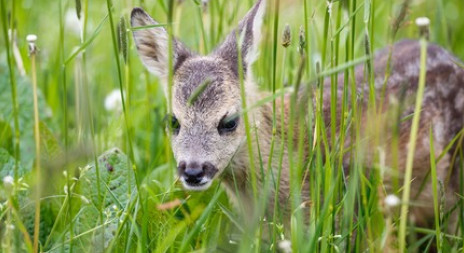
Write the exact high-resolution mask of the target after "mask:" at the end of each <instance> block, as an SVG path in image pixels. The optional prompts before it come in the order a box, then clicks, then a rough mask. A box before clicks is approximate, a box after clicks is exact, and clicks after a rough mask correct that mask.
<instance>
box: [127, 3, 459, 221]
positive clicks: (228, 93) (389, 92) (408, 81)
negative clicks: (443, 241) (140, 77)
mask: <svg viewBox="0 0 464 253" xmlns="http://www.w3.org/2000/svg"><path fill="white" fill-rule="evenodd" d="M263 11H264V1H262V0H260V1H258V3H257V4H256V5H255V7H254V8H253V9H252V10H251V11H250V12H249V13H248V14H247V16H246V17H245V18H244V19H243V21H242V22H240V24H239V26H238V28H237V30H236V31H234V32H232V33H231V34H230V35H229V36H228V37H227V38H226V40H225V42H224V43H223V44H222V45H221V46H220V47H218V49H216V50H215V51H214V52H213V53H212V54H211V55H209V56H198V55H195V54H193V53H191V52H190V51H188V50H187V49H185V47H184V46H183V45H182V44H180V43H179V42H177V41H174V42H175V43H174V46H175V48H174V51H175V53H174V57H175V59H174V66H176V67H175V73H174V86H173V100H172V113H173V114H174V115H175V117H176V118H177V119H178V120H179V123H180V130H179V133H178V134H174V135H173V136H172V148H173V152H174V156H175V158H176V160H177V161H178V162H179V163H181V162H184V163H183V166H184V167H185V164H195V166H198V164H204V163H208V164H212V165H213V166H214V167H215V169H216V170H217V171H218V173H215V174H210V177H211V178H206V179H205V180H207V179H209V180H213V179H216V178H222V183H223V184H224V185H225V187H226V189H227V192H228V194H229V195H230V196H231V199H234V200H237V199H240V201H242V204H243V205H242V206H245V207H251V206H252V202H253V201H252V193H251V188H250V187H251V186H250V180H251V175H250V159H249V156H248V149H247V145H246V134H245V128H244V121H243V120H242V118H241V119H240V121H239V122H238V124H239V125H238V127H237V129H236V130H235V131H233V132H230V133H227V134H223V135H221V134H218V125H220V122H221V121H222V120H223V119H224V118H225V117H229V116H231V115H234V114H237V113H239V112H240V111H241V108H242V101H241V96H240V82H239V75H238V73H239V66H240V65H239V63H240V62H242V64H243V71H244V74H245V75H244V76H245V89H246V94H247V97H246V100H247V101H246V103H247V105H248V106H249V105H252V104H254V103H255V102H256V101H258V100H259V99H261V98H263V97H265V96H267V95H268V94H266V93H261V92H259V91H258V89H257V87H256V85H255V84H254V82H253V79H252V76H251V71H250V69H251V68H250V66H251V64H252V63H253V60H254V54H255V53H256V52H255V49H256V46H257V44H258V42H259V32H258V31H256V29H259V27H258V26H259V24H260V22H261V21H260V19H262V12H263ZM154 23H155V21H153V20H152V19H151V18H150V17H149V16H148V14H146V13H145V12H143V11H142V10H141V9H134V11H133V14H132V25H133V26H141V25H149V24H154ZM256 27H257V28H256ZM237 35H239V36H243V40H242V44H241V45H240V47H237V44H236V43H237ZM134 38H135V41H136V44H137V48H138V51H139V54H140V56H141V58H142V61H143V62H144V63H145V65H146V66H147V68H148V69H149V70H151V71H152V72H154V73H155V74H157V75H158V76H160V77H161V78H162V79H163V80H164V81H165V82H166V80H165V77H166V73H167V67H166V66H167V63H166V59H167V58H166V55H165V54H166V52H161V51H162V50H161V49H160V48H164V49H167V42H166V38H168V35H167V33H166V31H164V29H163V28H152V29H147V30H142V31H137V32H134ZM160 38H161V39H160ZM237 48H240V49H241V55H242V59H241V60H239V59H238V55H239V54H238V50H237ZM390 50H391V53H392V54H391V75H390V76H389V78H388V79H387V82H386V86H385V97H384V98H381V97H380V96H381V94H382V92H381V91H382V89H383V87H384V85H383V84H384V82H385V73H386V68H387V62H388V57H389V53H390ZM419 60H420V46H419V43H418V42H417V41H411V40H405V41H402V42H399V43H397V44H395V45H393V46H392V47H391V48H389V49H384V50H382V51H380V52H378V53H377V54H376V56H375V58H374V59H373V65H374V72H375V77H374V79H375V82H374V83H375V88H376V95H377V97H376V101H377V107H378V108H382V110H381V111H380V112H379V113H377V114H375V117H372V116H371V117H369V116H368V115H370V114H369V113H368V112H367V111H366V110H367V97H368V94H369V90H368V88H369V87H368V82H367V77H366V75H365V73H366V71H365V69H364V66H358V67H356V70H355V81H356V87H357V94H356V99H357V101H356V104H357V105H358V106H359V108H357V109H358V110H359V113H360V115H362V117H361V122H360V126H361V130H362V136H363V137H364V138H367V140H369V141H367V142H364V144H365V145H366V147H365V149H364V150H366V154H365V157H366V159H365V161H364V165H365V166H366V167H371V166H375V161H374V159H373V158H374V157H376V156H377V155H378V154H379V152H378V150H383V151H382V152H383V154H384V155H385V159H384V160H385V161H386V162H385V164H384V167H385V168H386V169H385V171H383V172H384V175H385V177H384V180H385V181H384V185H385V186H386V187H387V189H386V191H387V192H389V191H391V189H390V188H391V187H390V186H391V181H392V180H393V178H394V177H398V179H399V182H400V184H402V179H403V174H404V170H405V167H406V154H407V150H408V148H407V146H408V141H409V134H410V128H411V122H412V121H411V120H410V119H409V120H402V119H404V118H405V117H407V116H408V115H411V114H412V113H414V103H415V96H416V91H417V87H418V80H419V71H420V66H419V65H420V64H419ZM456 61H457V60H456V58H454V57H453V56H452V55H450V54H449V53H448V52H447V51H446V50H444V49H442V48H441V47H439V46H436V45H433V44H429V46H428V48H427V75H426V88H425V94H424V101H423V105H422V111H421V120H420V127H419V132H418V139H417V145H416V152H415V156H414V166H413V178H414V181H413V182H412V191H411V196H412V197H413V201H414V202H415V203H416V204H417V205H415V206H414V207H411V214H412V215H413V216H414V217H415V220H416V222H417V223H418V224H420V225H424V226H427V225H429V224H430V222H431V221H432V220H433V219H432V218H433V215H434V213H433V208H431V204H430V203H432V189H431V184H430V183H426V185H425V189H424V191H423V192H422V193H421V194H419V192H418V190H419V188H420V184H421V183H422V181H423V180H424V179H425V175H426V174H427V171H428V170H429V169H430V162H429V160H430V154H429V152H430V150H429V129H430V127H432V129H433V138H434V145H435V146H434V148H435V153H436V154H435V155H436V156H438V155H439V154H440V153H441V152H442V151H443V150H444V149H445V147H446V146H447V145H448V143H449V142H450V141H451V140H452V139H453V138H454V137H455V136H456V134H457V133H458V132H459V131H461V129H462V128H463V125H464V70H463V69H462V68H460V67H459V66H457V65H456V63H455V62H456ZM205 82H209V83H208V85H207V87H206V88H205V90H204V91H203V92H202V93H201V94H200V95H199V96H198V98H197V99H196V100H195V102H194V103H193V104H192V105H189V104H188V103H187V102H188V100H189V98H190V96H191V95H192V94H193V93H194V91H195V90H196V89H197V88H198V87H199V86H200V85H202V84H204V83H205ZM337 83H338V86H337V87H338V89H337V97H338V105H337V119H338V122H331V117H330V96H331V94H330V79H326V80H325V81H324V83H323V85H324V94H323V100H324V101H323V108H322V112H323V115H324V122H325V124H326V126H327V128H326V129H330V124H336V126H337V131H338V124H339V123H340V122H339V120H340V117H341V115H340V108H341V100H342V99H341V96H342V93H343V90H342V89H343V83H344V76H343V74H340V75H339V76H338V80H337ZM298 97H299V102H300V103H301V102H306V101H307V98H308V94H307V93H306V94H302V93H301V92H300V94H299V96H298ZM309 97H311V96H309ZM349 98H351V94H350V95H349ZM380 101H384V103H383V104H381V105H380V104H379V103H380ZM276 103H277V107H276V108H277V115H278V117H280V115H281V114H283V115H284V118H285V120H284V122H285V126H283V128H282V126H281V125H280V120H277V124H278V125H277V136H276V144H275V146H276V147H280V144H281V143H280V136H281V135H282V134H285V132H288V129H286V126H287V125H288V120H289V110H290V109H289V104H290V95H287V96H285V98H284V99H283V100H282V99H278V100H277V102H276ZM313 104H314V105H315V101H313ZM348 105H350V106H351V101H348ZM281 108H283V111H282V110H281ZM350 109H352V108H350V107H349V108H347V110H350ZM416 113H417V112H416ZM392 116H394V117H392ZM249 117H250V119H251V123H252V127H253V128H256V129H257V131H256V133H257V138H256V139H253V144H254V146H253V151H254V152H257V150H258V144H259V149H260V151H261V152H260V154H258V153H256V154H255V155H254V157H261V160H262V161H263V163H264V164H263V166H264V168H265V169H267V168H268V164H267V162H268V161H269V157H270V156H273V159H272V160H273V163H272V165H271V170H273V172H272V173H275V174H277V172H276V170H277V168H278V167H279V164H278V162H277V161H278V157H279V154H280V152H281V151H280V150H279V148H276V151H275V152H274V154H271V153H270V152H271V151H270V143H271V136H272V107H271V104H265V105H263V106H261V107H259V108H258V109H256V110H253V111H251V112H249ZM392 118H393V119H396V121H395V120H392ZM281 129H284V131H283V132H282V131H281ZM373 129H374V130H375V131H373ZM395 130H396V131H397V133H398V140H399V143H398V147H392V138H394V135H393V132H395ZM297 131H298V128H297V127H296V129H295V133H297ZM379 131H380V133H382V134H379ZM371 132H374V133H377V136H375V137H376V138H377V139H376V142H374V141H373V140H372V139H373V137H374V136H373V135H371ZM253 133H255V131H253ZM324 134H326V135H327V136H328V139H329V140H330V133H324ZM337 134H339V133H337ZM296 140H298V138H297V134H295V143H296ZM350 142H351V140H350V138H349V136H347V139H346V143H345V144H344V145H346V146H349V145H350ZM374 143H376V146H375V147H371V146H369V145H374ZM311 145H312V144H311V143H307V140H306V143H305V147H306V148H309V147H310V146H311ZM456 148H457V147H453V148H452V149H451V150H450V151H449V152H448V153H447V154H445V156H444V157H443V158H442V159H441V160H440V162H439V163H438V164H437V174H438V175H437V176H438V179H439V180H440V181H442V182H445V197H446V201H447V203H446V204H447V208H450V207H451V206H452V205H453V204H454V203H455V202H456V200H457V199H456V195H455V194H454V192H456V191H457V190H458V183H459V178H458V169H457V168H455V167H456V166H454V165H453V164H451V158H452V154H453V152H454V151H455V149H456ZM395 149H398V154H399V156H398V160H397V161H395V159H394V157H393V156H392V154H393V150H395ZM283 152H284V157H283V170H282V177H281V182H280V188H279V194H278V196H279V200H278V201H279V204H280V205H281V206H284V207H287V208H284V209H286V210H289V206H290V205H289V204H288V199H289V187H290V186H289V184H290V179H289V178H290V171H289V159H294V158H295V154H289V153H288V151H287V149H285V150H284V151H283ZM349 157H350V156H349V154H347V155H346V157H345V159H344V165H345V166H346V167H347V168H348V167H349V164H350V163H351V161H350V160H349ZM257 160H258V159H255V168H259V166H260V163H259V161H257ZM188 166H189V165H187V167H188ZM195 166H194V167H195ZM393 167H398V168H399V175H396V174H395V173H394V170H393V169H389V168H393ZM184 169H185V168H184ZM460 169H462V168H460ZM257 171H258V173H257V174H256V177H257V179H258V184H259V187H262V178H261V173H259V171H260V170H259V169H257ZM180 173H181V175H180V176H181V177H182V171H181V172H180ZM266 173H270V172H269V171H266ZM448 174H450V175H451V177H449V176H448ZM429 181H430V180H429ZM461 181H462V180H461ZM184 183H185V182H184ZM184 185H185V186H186V187H187V188H188V189H193V190H204V189H205V188H207V187H208V186H209V185H207V186H205V187H203V186H201V187H196V186H189V185H188V184H184ZM271 188H272V187H271ZM309 190H310V189H309V187H308V184H307V183H305V184H304V186H303V190H302V196H303V200H308V196H309ZM415 196H417V198H415ZM271 203H272V201H271ZM245 211H247V212H250V211H251V210H250V209H248V210H245ZM454 219H455V218H454Z"/></svg>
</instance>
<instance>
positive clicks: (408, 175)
mask: <svg viewBox="0 0 464 253" xmlns="http://www.w3.org/2000/svg"><path fill="white" fill-rule="evenodd" d="M420 46H421V54H420V73H419V88H418V90H417V95H416V96H417V97H416V106H415V109H414V111H415V112H419V111H420V110H421V107H422V100H423V96H424V88H425V75H426V60H427V41H426V39H425V38H422V39H421V40H420ZM419 120H420V113H416V114H414V118H413V122H412V127H411V135H410V138H409V146H408V147H409V149H408V154H407V161H406V172H405V177H404V183H403V197H402V203H401V216H400V226H399V236H398V241H399V249H400V252H404V251H405V250H406V225H407V222H408V210H409V198H410V190H411V179H412V170H413V163H414V151H415V147H416V139H417V132H418V128H419Z"/></svg>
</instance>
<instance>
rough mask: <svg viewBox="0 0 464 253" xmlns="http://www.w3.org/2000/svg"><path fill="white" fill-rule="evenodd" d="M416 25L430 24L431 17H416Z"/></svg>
mask: <svg viewBox="0 0 464 253" xmlns="http://www.w3.org/2000/svg"><path fill="white" fill-rule="evenodd" d="M416 25H417V26H419V27H423V26H429V25H430V19H429V18H428V17H419V18H416Z"/></svg>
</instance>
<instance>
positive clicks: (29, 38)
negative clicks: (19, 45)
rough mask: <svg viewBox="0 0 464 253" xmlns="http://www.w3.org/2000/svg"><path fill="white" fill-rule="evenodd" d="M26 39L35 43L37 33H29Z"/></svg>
mask: <svg viewBox="0 0 464 253" xmlns="http://www.w3.org/2000/svg"><path fill="white" fill-rule="evenodd" d="M26 40H27V42H29V43H34V42H36V41H37V35H35V34H28V35H27V36H26Z"/></svg>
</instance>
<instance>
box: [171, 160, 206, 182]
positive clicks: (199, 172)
mask: <svg viewBox="0 0 464 253" xmlns="http://www.w3.org/2000/svg"><path fill="white" fill-rule="evenodd" d="M178 169H179V175H180V176H182V177H184V179H185V181H186V182H187V183H189V184H192V185H197V184H200V183H201V180H202V179H203V177H204V176H205V166H200V164H199V163H197V162H189V163H187V162H184V161H182V162H180V163H179V167H178Z"/></svg>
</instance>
